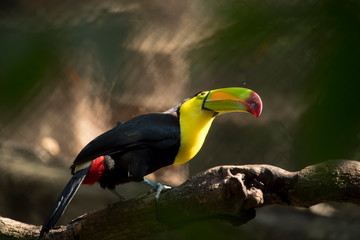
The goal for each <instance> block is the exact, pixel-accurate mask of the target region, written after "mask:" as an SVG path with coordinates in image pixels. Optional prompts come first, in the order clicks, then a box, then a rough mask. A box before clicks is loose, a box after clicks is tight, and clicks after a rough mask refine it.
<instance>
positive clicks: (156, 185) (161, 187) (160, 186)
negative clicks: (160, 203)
mask: <svg viewBox="0 0 360 240" xmlns="http://www.w3.org/2000/svg"><path fill="white" fill-rule="evenodd" d="M143 182H144V183H146V184H149V185H150V186H152V187H153V188H155V189H156V195H155V199H156V201H157V200H159V197H160V193H161V192H162V191H163V190H169V189H171V187H170V186H167V185H163V184H161V183H157V182H151V181H149V180H147V179H144V181H143Z"/></svg>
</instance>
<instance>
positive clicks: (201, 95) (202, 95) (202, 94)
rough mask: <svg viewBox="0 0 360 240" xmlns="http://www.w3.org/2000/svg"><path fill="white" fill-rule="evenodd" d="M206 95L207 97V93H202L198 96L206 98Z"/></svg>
mask: <svg viewBox="0 0 360 240" xmlns="http://www.w3.org/2000/svg"><path fill="white" fill-rule="evenodd" d="M205 95H206V92H201V93H199V94H198V96H200V97H205Z"/></svg>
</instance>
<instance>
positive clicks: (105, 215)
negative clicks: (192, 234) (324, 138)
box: [0, 160, 360, 240]
mask: <svg viewBox="0 0 360 240" xmlns="http://www.w3.org/2000/svg"><path fill="white" fill-rule="evenodd" d="M359 176H360V162H357V161H348V160H332V161H326V162H323V163H320V164H317V165H313V166H309V167H306V168H304V169H303V170H301V171H298V172H288V171H285V170H283V169H281V168H278V167H275V166H270V165H245V166H220V167H215V168H211V169H209V170H207V171H205V172H203V173H200V174H198V175H196V176H194V177H192V178H191V179H189V180H188V181H186V182H185V183H184V184H182V185H180V186H179V187H176V188H174V189H172V190H169V191H167V192H164V193H162V194H161V196H160V199H159V200H158V201H155V199H154V194H149V195H146V196H142V197H139V198H136V199H132V200H129V201H127V202H119V203H116V204H114V205H112V206H110V207H109V208H106V209H103V210H99V211H95V212H91V213H88V214H85V215H83V216H80V217H78V218H77V219H75V220H74V221H73V222H71V223H70V224H68V225H67V226H62V227H60V228H58V229H55V230H53V231H51V232H50V234H48V235H47V236H46V237H45V238H46V239H89V240H91V239H138V238H141V237H145V236H149V235H151V234H155V233H159V232H161V231H164V230H168V229H172V228H174V227H179V226H181V225H182V224H188V223H189V222H192V221H197V220H201V219H211V218H217V219H224V220H227V221H229V222H231V223H232V224H234V225H239V224H244V223H246V222H247V221H249V220H251V219H252V218H254V217H255V208H259V207H263V206H266V205H274V204H276V205H286V206H292V207H309V206H312V205H315V204H318V203H322V202H328V201H337V202H351V203H354V204H358V205H360V181H359V179H360V178H359ZM39 228H40V227H38V226H33V225H28V224H24V223H20V222H16V221H13V220H10V219H6V218H0V237H9V238H10V239H11V237H14V238H19V239H29V238H30V239H31V238H33V237H36V236H38V232H39Z"/></svg>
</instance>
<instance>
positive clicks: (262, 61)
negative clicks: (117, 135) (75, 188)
mask: <svg viewBox="0 0 360 240" xmlns="http://www.w3.org/2000/svg"><path fill="white" fill-rule="evenodd" d="M359 43H360V3H359V2H358V1H355V0H328V1H320V0H319V1H310V0H309V1H283V0H280V1H273V0H269V1H260V0H244V1H239V0H237V1H235V0H228V1H215V0H207V1H206V0H195V1H166V2H164V1H159V0H152V1H141V0H138V1H136V0H134V1H128V0H120V1H110V0H105V1H94V0H91V1H86V2H85V1H78V2H76V1H70V0H65V1H64V0H63V1H60V0H53V1H45V0H37V1H30V0H2V1H1V2H0V169H1V171H2V173H3V174H2V175H1V176H0V180H1V181H0V182H1V183H0V193H1V194H0V215H2V216H5V217H10V218H15V219H17V220H21V221H25V222H28V223H33V224H41V223H42V221H43V219H44V217H45V216H46V214H47V212H48V211H49V209H50V208H51V206H52V204H53V203H54V201H55V199H56V197H57V195H58V194H59V193H60V191H61V189H62V188H63V186H64V185H65V183H66V181H67V180H68V179H69V178H70V173H69V170H68V169H67V168H68V167H69V166H70V164H71V162H72V160H73V159H74V157H75V156H76V154H77V153H78V152H79V151H80V150H81V148H82V147H83V146H84V145H85V144H86V143H87V142H89V141H90V140H91V139H92V138H94V137H96V136H97V135H98V134H100V133H102V132H104V131H106V130H108V129H110V128H111V127H113V126H114V125H115V124H116V122H117V121H126V120H128V119H129V118H131V117H134V116H136V115H139V114H143V113H147V112H159V111H165V110H167V109H169V108H171V107H172V106H174V105H175V104H177V103H178V102H179V101H180V100H182V99H183V98H185V97H188V96H191V95H192V94H194V93H196V92H198V91H200V90H207V89H214V88H221V87H231V86H239V87H247V88H250V89H253V90H254V91H256V92H257V93H258V94H259V95H260V96H261V97H262V100H263V104H264V110H263V114H262V115H261V116H260V118H258V119H254V118H252V117H251V116H250V115H245V114H228V115H224V116H221V117H219V118H217V119H216V121H215V122H214V124H213V127H212V129H211V130H210V133H209V135H208V138H207V140H206V142H205V144H204V147H203V148H202V150H201V151H200V153H199V154H198V155H197V156H196V157H195V158H194V159H193V160H192V161H191V162H190V163H189V164H186V165H185V166H182V167H180V168H170V169H167V170H163V171H161V172H160V173H157V174H155V175H153V176H151V177H152V178H153V179H156V180H159V181H164V182H167V183H169V184H172V185H177V184H179V183H181V182H182V181H184V180H185V179H186V178H187V177H189V176H191V175H194V174H196V173H198V172H200V171H203V170H206V169H208V168H210V167H213V166H217V165H225V164H263V163H266V164H273V165H276V166H279V167H282V168H285V169H287V170H293V171H295V170H300V169H301V168H303V167H305V166H308V165H311V164H315V163H318V162H322V161H325V160H328V159H352V160H359V158H360V144H359V140H360V111H358V110H359V106H360V104H359V102H358V97H359V90H360V44H359ZM121 191H123V192H124V193H125V195H128V196H136V195H138V194H141V193H144V192H146V188H145V187H144V186H142V185H138V184H128V185H126V186H122V187H121ZM115 200H116V199H114V198H113V196H111V194H108V193H107V192H105V191H103V190H101V189H100V187H97V186H95V187H93V188H87V187H83V188H82V189H81V190H80V192H79V194H78V195H77V196H76V197H75V198H74V201H73V203H71V205H70V206H69V208H68V211H67V212H66V213H65V215H64V216H63V218H62V220H61V223H63V224H65V223H67V222H68V221H69V220H71V219H73V218H75V217H76V216H78V215H79V214H81V213H84V212H86V211H90V210H94V209H99V208H103V207H106V205H107V204H108V203H109V202H112V201H115ZM319 209H320V210H319ZM257 212H258V216H257V218H256V219H254V220H253V221H251V222H250V223H248V224H246V225H244V226H240V227H236V228H234V227H231V226H228V225H227V224H225V223H222V222H217V221H210V222H204V223H197V224H192V225H190V226H187V227H185V228H184V229H181V230H176V231H173V232H169V233H166V234H161V235H160V236H155V237H154V239H167V238H170V237H171V238H173V239H185V238H186V239H197V238H199V237H206V238H208V239H223V238H224V236H226V237H227V238H230V239H238V238H239V237H242V238H245V239H262V238H265V237H266V238H268V239H288V238H289V236H292V238H293V239H297V238H299V239H304V238H305V239H357V237H358V236H359V233H360V229H359V228H358V227H356V226H358V225H359V223H360V210H359V207H357V206H354V205H351V204H335V203H329V204H323V205H320V206H317V207H315V208H310V209H308V210H303V209H302V210H299V209H295V210H294V209H287V208H277V207H271V208H270V207H268V208H264V209H259V210H258V211H257ZM294 234H296V236H297V237H294Z"/></svg>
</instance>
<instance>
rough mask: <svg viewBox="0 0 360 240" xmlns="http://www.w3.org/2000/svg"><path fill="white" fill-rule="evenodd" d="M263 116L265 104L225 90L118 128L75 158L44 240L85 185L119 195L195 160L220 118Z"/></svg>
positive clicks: (207, 93)
mask: <svg viewBox="0 0 360 240" xmlns="http://www.w3.org/2000/svg"><path fill="white" fill-rule="evenodd" d="M261 110H262V103H261V99H260V97H259V96H258V95H257V94H256V93H255V92H253V91H251V90H249V89H246V88H236V87H234V88H222V89H216V90H211V91H203V92H200V93H198V94H196V95H195V96H193V97H191V98H187V99H185V100H183V101H182V102H180V103H179V104H178V105H176V106H175V107H173V108H171V109H170V110H168V111H166V112H163V113H152V114H145V115H141V116H138V117H135V118H133V119H130V120H129V121H127V122H124V123H119V124H118V125H117V126H116V127H115V128H113V129H111V130H109V131H107V132H105V133H103V134H102V135H100V136H98V137H97V138H95V139H94V140H92V141H91V142H90V143H89V144H87V145H86V146H85V147H84V148H83V149H82V150H81V152H80V153H79V155H78V156H77V157H76V159H75V160H74V163H73V165H72V166H71V173H72V174H73V177H72V178H71V180H70V181H69V183H68V184H67V185H66V187H65V189H64V190H63V192H62V193H61V195H60V197H59V199H58V200H57V203H56V205H55V206H54V208H53V210H52V211H51V212H50V214H49V216H48V217H47V219H46V221H45V223H44V225H43V226H42V229H41V231H40V236H42V235H44V234H45V233H47V232H49V230H50V229H51V228H53V227H54V226H55V224H56V222H57V220H58V219H59V218H60V216H61V215H62V214H63V212H64V210H65V208H66V207H67V205H68V204H69V202H70V201H71V199H72V197H73V196H74V194H75V193H76V191H77V190H78V188H79V187H80V185H81V184H87V185H92V184H94V183H95V182H99V183H100V186H101V187H103V188H107V189H109V190H112V191H113V192H114V193H115V194H116V193H117V192H116V191H115V186H116V185H118V184H121V183H126V182H130V181H144V176H145V175H147V174H150V173H152V172H154V171H156V170H157V169H159V168H162V167H165V166H168V165H171V164H182V163H185V162H187V161H189V160H191V159H192V158H193V157H194V156H195V155H196V154H197V152H198V151H199V150H200V148H201V146H202V145H203V143H204V140H205V137H206V135H207V133H208V131H209V128H210V126H211V123H212V121H213V120H214V118H215V117H216V116H217V115H220V114H222V113H227V112H237V111H239V112H248V113H251V114H252V115H254V116H255V117H258V116H259V115H260V113H261ZM158 193H160V192H158ZM118 196H120V197H121V195H120V194H118ZM157 196H158V195H157Z"/></svg>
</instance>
